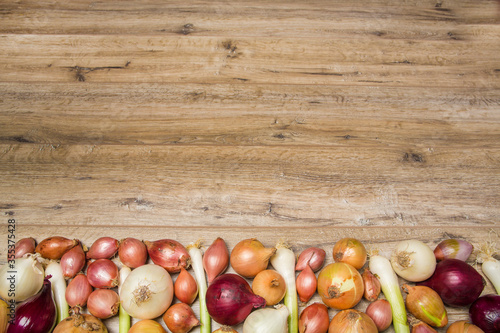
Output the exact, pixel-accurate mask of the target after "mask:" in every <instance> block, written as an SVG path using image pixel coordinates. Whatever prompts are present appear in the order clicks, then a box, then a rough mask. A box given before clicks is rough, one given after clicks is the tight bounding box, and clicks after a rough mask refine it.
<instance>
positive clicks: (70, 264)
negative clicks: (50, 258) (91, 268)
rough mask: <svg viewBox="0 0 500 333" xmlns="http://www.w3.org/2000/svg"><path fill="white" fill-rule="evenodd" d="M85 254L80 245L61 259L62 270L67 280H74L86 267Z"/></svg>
mask: <svg viewBox="0 0 500 333" xmlns="http://www.w3.org/2000/svg"><path fill="white" fill-rule="evenodd" d="M85 262H86V260H85V252H83V248H82V245H81V244H80V243H79V244H78V245H76V246H75V247H73V248H72V249H71V250H69V251H68V252H66V253H65V254H63V256H62V257H61V268H62V270H63V276H64V278H66V279H71V278H73V277H74V276H75V275H76V274H78V272H80V271H81V270H82V269H83V267H84V266H85Z"/></svg>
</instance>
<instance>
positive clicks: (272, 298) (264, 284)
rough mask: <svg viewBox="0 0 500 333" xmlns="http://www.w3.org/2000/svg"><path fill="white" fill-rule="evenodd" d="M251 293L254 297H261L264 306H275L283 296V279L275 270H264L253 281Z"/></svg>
mask: <svg viewBox="0 0 500 333" xmlns="http://www.w3.org/2000/svg"><path fill="white" fill-rule="evenodd" d="M252 291H253V293H254V294H255V295H258V296H261V297H263V298H264V299H265V300H266V305H268V306H270V305H276V304H278V303H279V302H280V301H281V300H282V299H283V297H284V296H285V293H286V283H285V279H284V278H283V277H282V276H281V274H280V273H278V272H276V271H275V270H272V269H265V270H263V271H261V272H259V273H258V274H257V275H256V276H255V278H254V279H253V282H252Z"/></svg>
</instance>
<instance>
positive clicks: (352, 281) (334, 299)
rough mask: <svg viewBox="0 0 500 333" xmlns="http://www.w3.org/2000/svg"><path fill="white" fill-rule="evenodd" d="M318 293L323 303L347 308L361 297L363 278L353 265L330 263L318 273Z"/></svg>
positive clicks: (339, 308) (356, 302)
mask: <svg viewBox="0 0 500 333" xmlns="http://www.w3.org/2000/svg"><path fill="white" fill-rule="evenodd" d="M318 294H319V295H320V296H321V300H322V301H323V303H325V304H326V305H327V306H329V307H331V308H334V309H337V310H345V309H349V308H352V307H354V306H355V305H356V304H358V303H359V301H360V300H361V298H362V297H363V294H364V285H363V279H362V277H361V274H359V272H358V271H357V270H356V268H354V267H353V266H351V265H349V264H346V263H342V262H337V263H331V264H329V265H327V266H325V267H324V268H323V269H322V270H321V272H320V273H319V275H318Z"/></svg>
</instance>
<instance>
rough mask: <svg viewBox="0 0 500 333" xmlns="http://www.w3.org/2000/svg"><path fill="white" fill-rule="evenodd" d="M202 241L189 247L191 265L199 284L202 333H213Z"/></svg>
mask: <svg viewBox="0 0 500 333" xmlns="http://www.w3.org/2000/svg"><path fill="white" fill-rule="evenodd" d="M200 247H201V242H200V241H198V242H196V243H194V244H190V245H188V247H187V250H188V252H189V255H190V256H191V266H192V267H193V271H194V276H195V278H196V284H197V285H198V297H199V300H200V323H201V325H200V333H211V332H212V331H211V318H210V314H209V313H208V310H207V303H206V300H205V296H206V294H207V280H206V277H205V270H204V269H203V256H202V252H201V249H200Z"/></svg>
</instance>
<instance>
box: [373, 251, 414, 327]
mask: <svg viewBox="0 0 500 333" xmlns="http://www.w3.org/2000/svg"><path fill="white" fill-rule="evenodd" d="M369 268H370V271H371V272H372V273H373V275H375V276H376V277H377V278H378V279H379V281H380V287H381V289H382V292H383V293H384V296H385V298H386V299H387V300H388V301H389V303H390V304H391V309H392V323H393V325H394V331H395V332H396V333H410V327H409V325H408V319H407V317H406V308H405V303H404V301H403V295H402V294H401V290H400V289H399V281H398V277H397V275H396V273H395V272H394V270H393V269H392V266H391V262H390V261H389V259H387V258H385V257H383V256H381V255H378V254H377V253H373V254H371V255H370V264H369Z"/></svg>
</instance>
